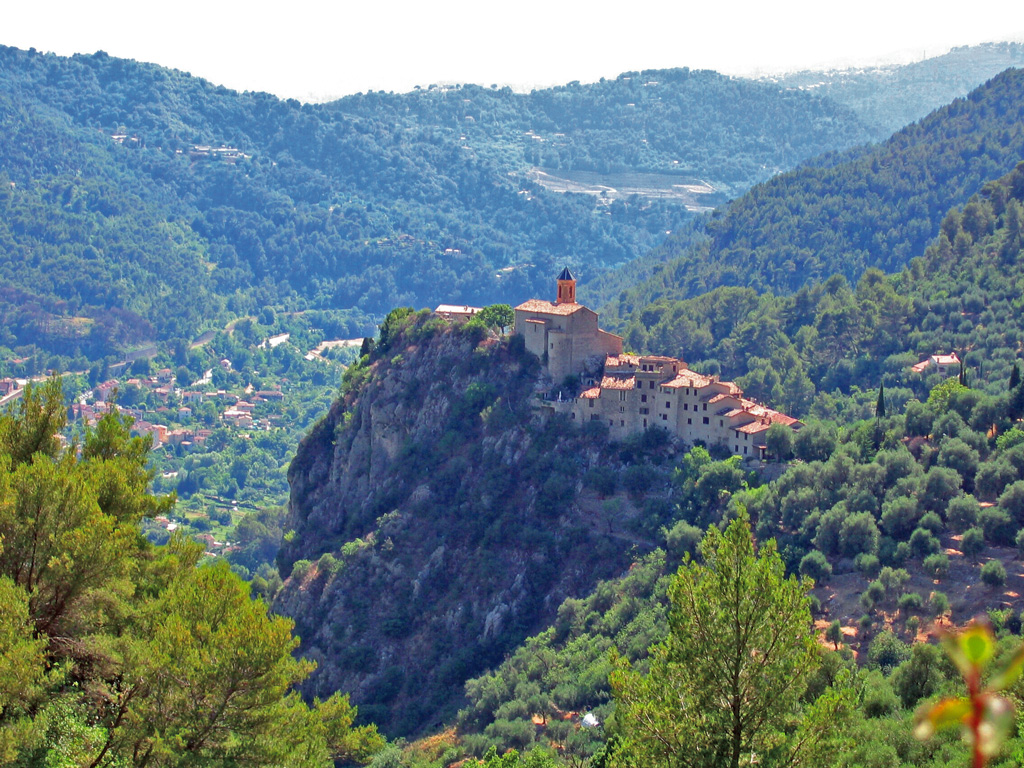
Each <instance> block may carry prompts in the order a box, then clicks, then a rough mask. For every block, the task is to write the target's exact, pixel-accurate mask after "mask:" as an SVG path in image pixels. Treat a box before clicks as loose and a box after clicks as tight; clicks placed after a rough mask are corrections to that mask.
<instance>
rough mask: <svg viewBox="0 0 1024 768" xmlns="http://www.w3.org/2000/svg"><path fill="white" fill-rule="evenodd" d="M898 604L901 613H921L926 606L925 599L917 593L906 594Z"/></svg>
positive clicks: (901, 596)
mask: <svg viewBox="0 0 1024 768" xmlns="http://www.w3.org/2000/svg"><path fill="white" fill-rule="evenodd" d="M896 604H897V605H898V606H899V609H900V610H901V611H906V612H908V613H909V612H910V611H920V610H921V608H922V607H923V606H924V598H922V597H921V595H919V594H918V593H917V592H904V593H903V594H902V595H900V599H899V600H898V601H897V603H896Z"/></svg>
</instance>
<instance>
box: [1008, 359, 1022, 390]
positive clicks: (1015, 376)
mask: <svg viewBox="0 0 1024 768" xmlns="http://www.w3.org/2000/svg"><path fill="white" fill-rule="evenodd" d="M1019 386H1020V366H1019V365H1018V364H1017V363H1014V364H1013V369H1012V370H1011V371H1010V384H1009V386H1008V387H1007V389H1009V390H1010V391H1011V392H1013V390H1015V389H1016V388H1017V387H1019Z"/></svg>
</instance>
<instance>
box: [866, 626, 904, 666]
mask: <svg viewBox="0 0 1024 768" xmlns="http://www.w3.org/2000/svg"><path fill="white" fill-rule="evenodd" d="M909 657H910V648H909V647H908V646H907V644H906V643H904V642H903V641H901V640H900V639H899V638H898V637H896V635H894V634H893V633H892V632H889V631H888V630H886V631H885V632H880V633H879V634H878V637H876V638H875V639H874V640H872V641H871V645H870V647H869V648H868V666H869V667H871V668H872V669H880V670H881V671H882V672H883V673H885V672H890V671H891V670H893V669H895V668H896V667H898V666H899V665H900V664H902V663H903V662H904V661H906V660H907V659H908V658H909Z"/></svg>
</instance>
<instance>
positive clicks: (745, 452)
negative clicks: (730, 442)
mask: <svg viewBox="0 0 1024 768" xmlns="http://www.w3.org/2000/svg"><path fill="white" fill-rule="evenodd" d="M743 455H744V456H746V455H747V446H745V445H744V446H743Z"/></svg>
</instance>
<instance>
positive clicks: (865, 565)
mask: <svg viewBox="0 0 1024 768" xmlns="http://www.w3.org/2000/svg"><path fill="white" fill-rule="evenodd" d="M853 564H854V565H855V566H856V567H857V570H858V571H860V572H861V573H862V574H864V576H865V577H866V578H869V579H873V578H875V577H876V576H877V575H878V572H879V571H880V570H881V568H882V564H881V562H879V560H878V555H869V554H868V553H866V552H862V553H861V554H859V555H857V557H855V558H854V560H853Z"/></svg>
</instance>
